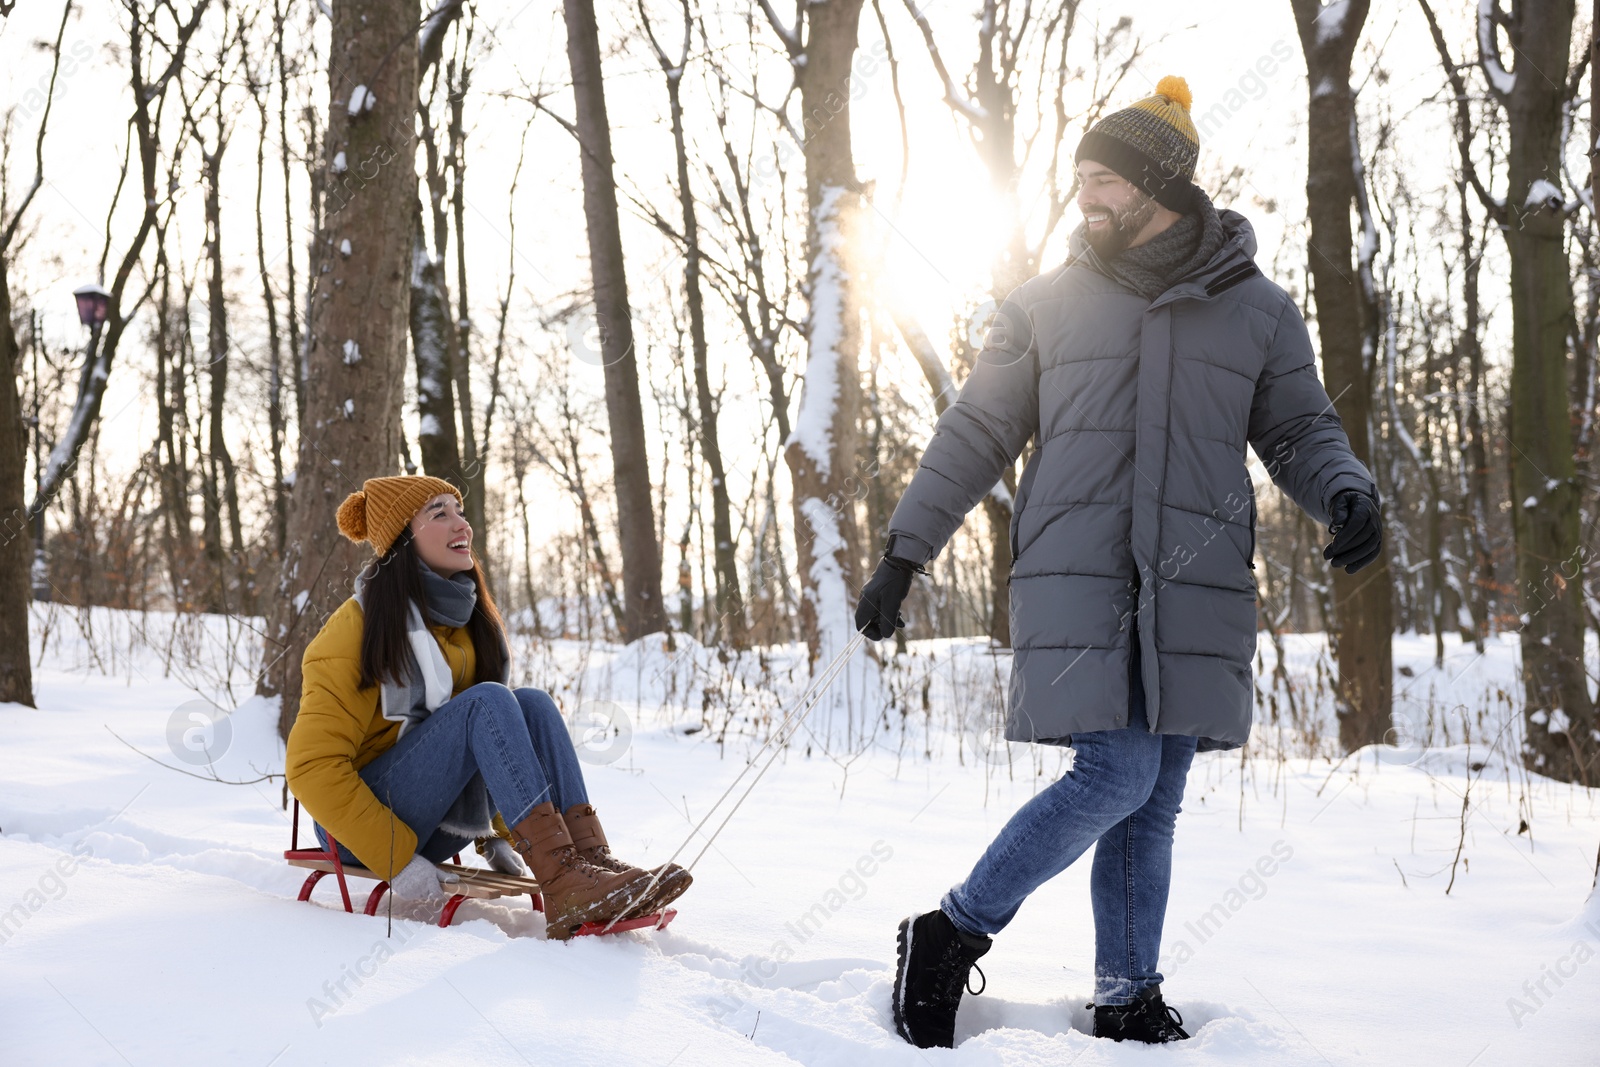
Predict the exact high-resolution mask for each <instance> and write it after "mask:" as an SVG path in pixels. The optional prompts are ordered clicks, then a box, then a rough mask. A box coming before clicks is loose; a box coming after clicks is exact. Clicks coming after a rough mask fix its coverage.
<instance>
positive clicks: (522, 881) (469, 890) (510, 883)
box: [289, 858, 539, 900]
mask: <svg viewBox="0 0 1600 1067" xmlns="http://www.w3.org/2000/svg"><path fill="white" fill-rule="evenodd" d="M289 866H291V867H304V868H306V869H307V870H311V871H325V872H327V873H328V874H335V873H337V872H336V871H335V870H334V866H333V862H332V861H331V860H319V859H298V858H292V859H290V860H289ZM438 866H439V869H440V870H445V871H449V872H450V873H452V874H454V875H457V876H458V877H459V878H460V879H461V880H460V881H459V882H448V883H445V884H444V885H443V888H444V889H445V890H446V891H447V892H450V893H460V894H461V895H462V896H467V897H476V898H478V899H480V900H496V899H498V898H500V897H506V896H520V895H522V894H524V893H537V892H539V883H538V882H536V881H534V880H533V879H532V878H519V877H517V876H516V875H514V874H501V873H500V872H499V871H490V870H485V869H484V868H482V867H458V866H456V865H455V864H453V863H441V864H439V865H438ZM344 874H345V877H346V878H370V879H371V880H373V881H374V882H381V881H383V880H384V879H383V876H382V875H380V874H379V873H378V872H377V871H372V870H368V869H367V868H366V867H356V866H353V865H351V864H348V863H347V864H345V865H344Z"/></svg>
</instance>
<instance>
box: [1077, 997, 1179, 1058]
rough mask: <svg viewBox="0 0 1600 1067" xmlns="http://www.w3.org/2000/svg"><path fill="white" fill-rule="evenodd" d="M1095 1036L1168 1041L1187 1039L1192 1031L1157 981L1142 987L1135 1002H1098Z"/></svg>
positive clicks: (1154, 1043) (1151, 1042)
mask: <svg viewBox="0 0 1600 1067" xmlns="http://www.w3.org/2000/svg"><path fill="white" fill-rule="evenodd" d="M1094 1036H1095V1037H1109V1038H1110V1039H1111V1040H1113V1041H1143V1042H1144V1043H1145V1044H1147V1045H1165V1044H1167V1043H1169V1042H1172V1041H1183V1040H1185V1039H1187V1038H1188V1036H1189V1032H1188V1031H1187V1030H1185V1029H1184V1028H1183V1016H1182V1015H1180V1014H1178V1009H1177V1008H1174V1007H1172V1006H1170V1005H1169V1004H1167V1002H1166V1001H1164V1000H1162V999H1161V986H1160V985H1159V984H1157V985H1153V986H1148V987H1146V988H1144V989H1142V990H1140V991H1139V998H1138V999H1137V1000H1135V1001H1134V1002H1133V1003H1132V1004H1097V1005H1096V1006H1095V1009H1094Z"/></svg>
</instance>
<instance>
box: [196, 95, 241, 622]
mask: <svg viewBox="0 0 1600 1067" xmlns="http://www.w3.org/2000/svg"><path fill="white" fill-rule="evenodd" d="M218 109H219V112H218V113H219V116H220V114H221V111H220V109H221V100H220V98H219V100H218ZM226 148H227V135H226V133H225V132H224V131H223V130H222V128H221V120H220V118H219V120H218V130H217V144H216V149H215V151H213V152H210V153H206V152H205V151H204V150H203V149H202V152H201V155H202V157H203V159H204V164H205V165H204V171H205V184H206V197H205V223H206V258H207V260H208V266H209V268H210V269H209V271H208V272H207V275H206V304H207V307H206V319H207V331H206V342H207V363H206V372H207V374H208V376H209V377H210V379H211V396H210V407H209V414H210V433H209V437H208V440H207V448H206V451H207V456H206V476H205V485H206V523H205V529H206V563H207V565H208V568H209V571H210V573H209V575H208V578H209V580H210V583H211V584H210V587H209V589H208V590H207V600H208V604H207V608H206V610H208V611H212V612H217V613H225V612H228V611H234V610H240V609H241V608H242V609H243V610H245V611H249V610H250V607H249V605H248V604H244V605H241V604H235V603H234V602H233V600H232V598H231V597H230V595H229V592H230V586H229V583H230V578H231V577H233V576H230V574H229V567H228V563H229V561H230V558H231V560H232V562H233V563H234V564H235V565H237V563H238V562H239V560H240V557H241V555H242V551H243V541H244V534H243V527H242V523H241V521H240V518H239V484H238V477H237V475H236V473H235V471H234V465H233V457H232V456H231V455H229V453H228V440H227V437H226V436H224V434H223V427H224V426H225V425H226V415H225V412H224V408H225V406H226V403H227V399H228V356H229V352H228V347H229V341H228V301H227V296H226V295H225V294H224V292H223V287H222V189H221V173H220V172H221V168H222V154H223V152H224V150H225V149H226ZM224 520H226V521H227V523H228V535H229V544H228V546H227V547H226V548H225V547H224V545H223V522H224ZM237 577H239V578H241V579H243V578H244V576H243V575H238V576H237ZM244 584H245V583H244V582H243V581H241V582H240V585H241V586H243V585H244Z"/></svg>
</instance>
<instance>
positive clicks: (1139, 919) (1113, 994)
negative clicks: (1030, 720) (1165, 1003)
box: [939, 639, 1199, 1005]
mask: <svg viewBox="0 0 1600 1067" xmlns="http://www.w3.org/2000/svg"><path fill="white" fill-rule="evenodd" d="M1135 647H1137V639H1135ZM1133 659H1134V661H1135V662H1134V668H1133V669H1134V670H1137V656H1135V657H1133ZM1130 705H1131V707H1132V709H1133V710H1134V711H1136V712H1137V714H1130V715H1129V725H1128V726H1126V727H1124V728H1123V729H1120V730H1093V731H1087V732H1080V733H1075V734H1073V735H1072V738H1071V742H1072V747H1073V749H1074V750H1075V752H1076V756H1075V758H1074V761H1073V765H1072V770H1070V771H1068V772H1067V774H1066V775H1065V776H1063V777H1062V778H1060V779H1059V780H1057V781H1056V782H1054V783H1052V784H1051V785H1049V786H1048V787H1046V788H1045V789H1043V790H1041V791H1040V792H1039V793H1038V794H1037V795H1036V796H1034V797H1033V799H1031V800H1029V801H1028V802H1027V803H1026V804H1024V805H1023V806H1022V807H1021V808H1020V809H1018V811H1017V813H1016V814H1015V815H1013V816H1012V817H1011V819H1010V821H1009V822H1007V823H1006V825H1005V826H1004V827H1003V828H1002V829H1001V831H1000V834H999V836H997V837H996V838H995V839H994V841H993V842H991V843H990V845H989V847H988V849H987V850H986V851H985V852H984V854H983V856H982V858H981V859H979V860H978V863H977V866H975V867H973V869H972V873H971V874H969V875H968V876H967V879H966V881H964V882H962V883H961V884H960V885H958V886H956V887H955V888H953V889H951V890H950V891H949V892H948V893H946V894H945V896H944V899H943V900H941V901H940V902H939V907H940V908H941V909H942V910H943V911H944V913H945V914H946V915H948V916H949V917H950V920H951V921H952V922H954V923H955V924H956V925H957V926H958V927H960V928H961V929H963V930H965V931H967V932H968V933H973V934H995V933H998V932H999V931H1000V930H1001V929H1002V928H1003V927H1005V925H1006V924H1007V923H1009V922H1010V921H1011V920H1012V918H1013V917H1015V915H1016V914H1017V909H1018V908H1020V907H1021V906H1022V902H1023V901H1024V900H1026V899H1027V897H1028V894H1030V893H1032V892H1033V891H1034V890H1035V889H1037V888H1039V886H1041V885H1043V884H1044V883H1045V882H1047V881H1048V880H1050V879H1051V878H1053V877H1055V876H1056V875H1058V874H1060V873H1061V872H1062V871H1064V870H1066V869H1067V867H1068V866H1070V865H1071V864H1072V862H1073V861H1074V860H1076V859H1077V858H1078V857H1079V856H1081V855H1083V853H1084V852H1086V851H1087V850H1088V848H1089V846H1090V845H1094V846H1095V850H1094V866H1093V867H1092V868H1091V869H1090V875H1089V901H1090V905H1091V907H1092V908H1093V911H1094V943H1095V953H1094V1000H1095V1003H1096V1004H1108V1005H1109V1004H1130V1003H1132V1002H1133V1001H1134V999H1135V998H1136V997H1137V996H1138V993H1139V991H1140V990H1142V989H1145V988H1147V987H1149V986H1153V985H1156V984H1158V983H1160V981H1161V972H1160V971H1158V970H1156V957H1157V956H1158V955H1159V954H1160V951H1161V927H1162V923H1163V921H1164V920H1165V918H1166V912H1167V889H1168V887H1169V886H1170V884H1171V882H1172V835H1173V829H1174V826H1175V825H1176V822H1177V816H1178V810H1179V805H1180V803H1181V802H1182V800H1183V786H1184V781H1185V779H1187V777H1188V774H1189V764H1190V762H1191V761H1192V760H1193V759H1194V753H1195V746H1196V744H1198V743H1199V738H1195V737H1182V736H1178V735H1174V734H1152V733H1150V732H1149V727H1148V726H1147V724H1146V722H1145V715H1144V690H1143V688H1142V686H1139V685H1137V684H1136V685H1135V686H1134V689H1133V692H1132V694H1131V699H1130Z"/></svg>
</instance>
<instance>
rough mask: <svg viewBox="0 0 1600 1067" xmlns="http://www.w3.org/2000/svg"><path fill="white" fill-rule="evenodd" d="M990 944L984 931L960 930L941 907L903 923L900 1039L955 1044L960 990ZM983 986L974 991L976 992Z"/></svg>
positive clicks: (897, 1000)
mask: <svg viewBox="0 0 1600 1067" xmlns="http://www.w3.org/2000/svg"><path fill="white" fill-rule="evenodd" d="M991 944H992V942H991V940H990V939H989V938H987V937H985V936H983V935H982V934H969V933H967V932H966V931H964V930H960V929H957V928H956V924H955V923H953V922H951V921H950V917H949V916H948V915H946V914H945V913H944V912H943V911H938V910H935V911H930V912H928V913H927V914H926V915H918V916H916V917H914V918H910V919H904V920H902V921H901V923H900V938H899V962H898V964H897V965H896V967H895V972H894V1028H895V1030H896V1031H898V1032H899V1034H900V1036H901V1037H903V1038H905V1039H906V1040H907V1041H909V1042H911V1043H912V1044H913V1045H916V1046H917V1047H918V1048H953V1047H954V1046H955V1035H956V1009H957V1008H958V1007H960V1006H961V991H962V990H963V989H966V988H967V978H968V977H969V974H970V972H971V971H972V970H973V969H974V968H975V967H976V966H977V963H978V957H979V956H982V955H983V954H984V953H985V952H988V951H989V946H990V945H991ZM978 977H979V978H983V971H981V970H980V971H978ZM985 984H987V983H985ZM983 988H984V987H983V986H979V987H978V988H977V989H973V990H971V993H972V994H973V995H974V996H976V995H977V994H979V993H982V992H983Z"/></svg>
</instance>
